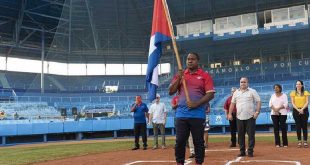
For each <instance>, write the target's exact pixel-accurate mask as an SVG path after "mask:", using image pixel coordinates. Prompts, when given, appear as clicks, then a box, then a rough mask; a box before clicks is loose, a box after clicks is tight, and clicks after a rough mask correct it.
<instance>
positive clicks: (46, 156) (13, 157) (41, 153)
mask: <svg viewBox="0 0 310 165" xmlns="http://www.w3.org/2000/svg"><path fill="white" fill-rule="evenodd" d="M288 138H289V139H288V140H289V142H295V141H296V136H289V137H288ZM229 139H230V137H229V136H225V137H221V136H212V135H211V136H210V139H209V142H210V143H219V142H224V141H229ZM273 140H274V137H273V136H272V134H270V135H268V136H259V135H257V136H256V141H270V142H273ZM148 141H149V145H151V144H152V142H153V140H152V138H149V139H148ZM174 143H175V141H174V139H168V140H167V145H168V146H173V145H174ZM50 144H51V145H49V143H47V145H46V143H45V145H42V146H40V145H38V146H34V147H31V146H30V147H27V146H26V147H25V146H23V145H21V146H17V147H16V146H15V147H0V164H1V165H21V164H31V163H36V162H42V161H47V160H55V159H61V158H68V157H74V156H81V155H87V154H95V153H102V152H110V151H120V150H128V149H130V148H131V147H133V140H132V139H128V141H115V142H107V141H104V140H102V141H100V142H92V141H88V142H87V143H82V144H81V143H77V144H62V143H61V142H60V143H57V144H55V143H50Z"/></svg>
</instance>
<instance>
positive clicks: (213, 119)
mask: <svg viewBox="0 0 310 165" xmlns="http://www.w3.org/2000/svg"><path fill="white" fill-rule="evenodd" d="M209 120H210V121H209V122H210V125H211V127H212V126H213V125H217V126H221V125H229V123H228V121H227V120H226V116H225V115H210V118H209Z"/></svg>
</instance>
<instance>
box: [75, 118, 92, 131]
mask: <svg viewBox="0 0 310 165" xmlns="http://www.w3.org/2000/svg"><path fill="white" fill-rule="evenodd" d="M78 125H79V127H78V130H79V132H86V131H93V121H92V120H86V121H80V122H78Z"/></svg>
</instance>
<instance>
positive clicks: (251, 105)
mask: <svg viewBox="0 0 310 165" xmlns="http://www.w3.org/2000/svg"><path fill="white" fill-rule="evenodd" d="M235 106H236V108H237V128H238V142H239V148H240V154H239V155H238V157H243V156H246V153H245V133H247V134H248V139H249V140H248V144H249V145H248V149H247V151H248V157H253V153H254V146H255V125H256V119H257V117H258V115H259V113H260V108H261V99H260V97H259V95H258V93H257V92H256V90H255V89H252V88H250V87H249V80H248V78H246V77H241V79H240V88H239V89H238V90H236V91H235V92H234V94H233V97H232V99H231V104H230V107H229V114H228V119H229V120H232V119H233V117H232V112H233V109H234V107H235Z"/></svg>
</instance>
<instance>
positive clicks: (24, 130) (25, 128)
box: [17, 123, 32, 135]
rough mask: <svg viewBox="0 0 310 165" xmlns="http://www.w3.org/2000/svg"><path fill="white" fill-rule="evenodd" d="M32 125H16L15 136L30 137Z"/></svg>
mask: <svg viewBox="0 0 310 165" xmlns="http://www.w3.org/2000/svg"><path fill="white" fill-rule="evenodd" d="M31 133H32V124H31V123H29V124H17V135H31Z"/></svg>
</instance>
